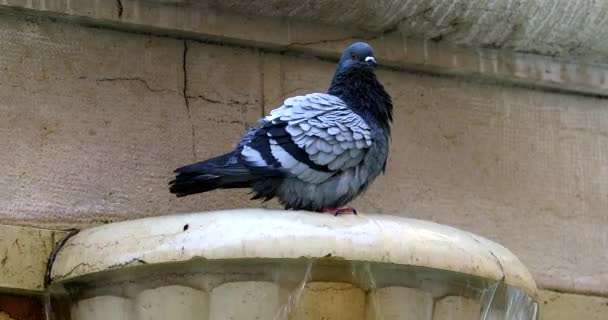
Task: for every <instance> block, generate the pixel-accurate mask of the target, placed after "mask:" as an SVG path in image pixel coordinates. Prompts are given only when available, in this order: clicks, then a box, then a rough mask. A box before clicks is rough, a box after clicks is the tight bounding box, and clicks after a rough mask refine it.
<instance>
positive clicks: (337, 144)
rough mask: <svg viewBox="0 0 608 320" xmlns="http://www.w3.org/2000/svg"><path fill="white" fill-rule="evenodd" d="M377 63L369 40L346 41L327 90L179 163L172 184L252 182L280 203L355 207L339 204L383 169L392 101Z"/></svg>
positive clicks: (205, 186)
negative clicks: (215, 151)
mask: <svg viewBox="0 0 608 320" xmlns="http://www.w3.org/2000/svg"><path fill="white" fill-rule="evenodd" d="M375 67H376V60H375V58H374V53H373V49H372V47H371V46H369V45H368V44H367V43H363V42H357V43H354V44H352V45H350V46H349V47H348V48H346V50H345V51H344V53H343V54H342V57H341V59H340V62H339V63H338V66H337V68H336V72H335V74H334V77H333V80H332V82H331V86H330V88H329V91H328V92H327V93H311V94H307V95H304V96H297V97H292V98H288V99H287V100H285V102H284V103H283V105H282V106H281V107H279V108H277V109H275V110H273V111H272V112H271V113H270V115H269V116H266V117H265V118H262V119H261V120H260V121H259V123H260V124H259V125H258V126H257V127H255V128H251V129H249V131H248V132H247V133H246V134H245V136H244V137H243V138H242V139H241V141H240V142H239V144H238V145H237V146H236V148H235V149H234V150H233V151H231V152H229V153H227V154H224V155H221V156H218V157H215V158H212V159H209V160H205V161H201V162H197V163H194V164H191V165H187V166H184V167H181V168H178V169H176V170H175V172H176V173H177V176H176V178H175V180H173V181H171V182H170V183H169V184H170V191H171V192H172V193H174V194H176V195H177V196H178V197H183V196H187V195H191V194H195V193H202V192H207V191H210V190H214V189H228V188H251V189H253V193H254V197H253V198H252V199H263V200H264V201H267V200H270V199H272V198H274V197H277V198H278V199H279V201H280V203H281V204H282V205H283V206H284V207H285V209H294V210H309V211H317V212H330V213H333V214H335V215H337V214H340V213H345V212H352V213H356V211H355V210H354V209H352V208H341V207H342V206H344V205H346V204H347V203H348V202H350V201H351V200H353V199H354V198H355V197H357V196H358V195H359V194H361V193H362V192H364V191H365V190H366V189H367V187H369V185H370V184H371V182H372V181H373V180H374V179H375V178H376V177H377V176H378V175H379V174H380V173H381V172H384V170H385V167H386V160H387V157H388V152H389V140H390V125H391V123H392V120H393V117H392V112H393V105H392V101H391V97H390V96H389V95H388V94H387V93H386V91H385V90H384V87H383V86H382V84H380V82H378V80H377V79H376V75H375V73H374V71H375Z"/></svg>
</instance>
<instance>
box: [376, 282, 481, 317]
mask: <svg viewBox="0 0 608 320" xmlns="http://www.w3.org/2000/svg"><path fill="white" fill-rule="evenodd" d="M366 313H367V314H366V319H368V320H375V319H382V320H402V319H403V320H405V319H407V320H410V319H411V320H431V319H433V320H435V318H432V316H433V296H432V295H431V294H430V293H428V292H425V291H423V290H419V289H413V288H405V287H387V288H381V289H377V290H373V291H370V292H369V293H368V294H367V309H366ZM440 319H443V318H440ZM446 319H449V318H446ZM462 319H465V318H462ZM470 319H473V318H470ZM454 320H460V318H454Z"/></svg>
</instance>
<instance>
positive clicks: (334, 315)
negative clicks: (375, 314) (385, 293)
mask: <svg viewBox="0 0 608 320" xmlns="http://www.w3.org/2000/svg"><path fill="white" fill-rule="evenodd" d="M298 299H299V300H298V301H297V305H296V308H295V312H294V313H293V315H292V317H291V318H290V319H293V320H307V319H332V320H333V319H335V320H350V319H361V318H363V317H364V316H365V292H364V291H363V290H361V289H360V288H357V287H355V286H353V285H352V284H349V283H339V282H311V283H308V284H306V287H305V288H304V292H303V293H301V295H300V296H299V297H298Z"/></svg>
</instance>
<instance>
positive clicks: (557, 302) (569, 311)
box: [538, 291, 608, 320]
mask: <svg viewBox="0 0 608 320" xmlns="http://www.w3.org/2000/svg"><path fill="white" fill-rule="evenodd" d="M538 302H539V304H540V320H571V319H585V320H604V319H606V315H607V314H608V298H606V297H594V296H584V295H576V294H569V293H558V292H553V291H540V292H539V300H538Z"/></svg>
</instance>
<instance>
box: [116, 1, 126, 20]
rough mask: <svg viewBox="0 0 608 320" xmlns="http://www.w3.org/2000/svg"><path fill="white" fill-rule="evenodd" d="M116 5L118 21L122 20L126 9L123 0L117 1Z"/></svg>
mask: <svg viewBox="0 0 608 320" xmlns="http://www.w3.org/2000/svg"><path fill="white" fill-rule="evenodd" d="M116 5H117V6H118V19H120V18H122V12H123V11H124V7H123V6H122V0H116Z"/></svg>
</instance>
